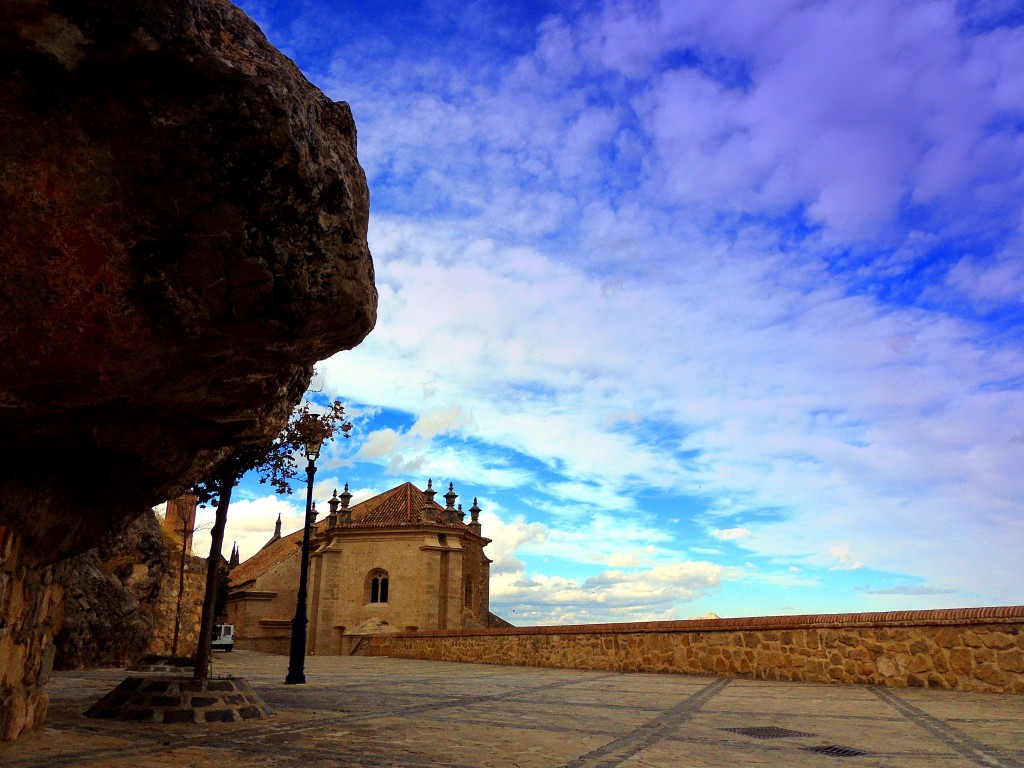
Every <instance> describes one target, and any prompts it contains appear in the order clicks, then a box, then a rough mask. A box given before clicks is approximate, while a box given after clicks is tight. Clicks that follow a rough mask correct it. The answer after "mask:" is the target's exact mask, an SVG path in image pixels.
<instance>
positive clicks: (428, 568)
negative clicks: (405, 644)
mask: <svg viewBox="0 0 1024 768" xmlns="http://www.w3.org/2000/svg"><path fill="white" fill-rule="evenodd" d="M432 486H433V484H432V482H431V481H428V483H427V489H426V490H425V491H421V490H419V489H418V488H417V487H416V486H414V485H413V484H412V483H403V484H402V485H399V486H397V487H395V488H392V489H391V490H389V491H385V492H384V493H381V494H379V495H377V496H374V497H372V498H370V499H367V500H365V501H363V502H360V503H359V504H356V505H355V506H352V507H350V506H349V502H350V500H351V494H349V492H348V486H347V485H346V486H345V490H344V491H343V492H342V493H341V494H340V495H339V494H338V493H337V492H335V494H334V495H333V497H332V498H331V500H330V502H329V507H330V512H329V514H328V515H327V516H326V517H325V518H324V519H323V520H320V521H318V522H317V523H316V524H315V528H314V533H313V535H312V538H311V541H310V560H309V577H308V584H307V593H308V603H307V612H308V615H309V626H308V631H307V642H306V645H307V650H308V652H309V653H310V654H318V655H331V654H347V653H350V652H352V650H353V648H354V647H355V646H356V643H357V642H358V640H359V639H360V638H362V637H365V636H366V635H368V634H375V633H379V632H400V631H416V630H432V629H465V628H479V627H487V626H489V625H491V623H492V622H500V621H501V620H500V619H498V618H497V617H492V615H491V614H490V611H489V602H490V599H489V592H488V584H489V581H490V563H491V561H490V560H489V559H488V558H487V556H486V555H485V554H484V547H485V546H486V545H487V544H488V543H490V539H487V538H484V536H483V535H482V533H481V526H480V521H479V514H480V508H479V506H478V505H477V502H476V499H474V500H473V506H472V508H471V509H470V510H469V511H470V519H469V522H466V521H465V513H463V511H462V505H459V506H458V507H456V505H455V500H456V498H458V496H457V494H456V493H455V491H454V489H453V487H452V486H451V484H449V487H448V493H446V494H445V495H444V497H443V498H444V499H445V506H443V507H442V506H441V505H440V504H438V503H437V502H435V501H434V496H435V491H434V489H433V487H432ZM301 549H302V531H301V530H298V531H296V532H294V533H292V534H289V535H288V536H283V537H282V536H281V534H280V520H279V521H278V528H277V530H276V531H275V534H274V537H273V538H271V540H270V541H269V542H267V544H266V545H265V546H264V547H263V548H262V549H261V550H260V551H259V552H257V553H256V554H255V555H253V556H252V557H251V558H249V559H248V560H246V561H244V562H242V563H240V564H239V565H238V566H237V567H235V568H233V569H232V571H231V582H230V584H231V588H230V592H229V597H228V621H229V622H230V623H232V624H234V625H235V643H236V645H238V646H239V647H240V648H252V649H255V650H263V651H270V652H275V653H287V651H288V644H289V641H290V637H291V619H292V617H293V616H294V615H295V603H296V599H297V593H298V580H299V569H300V561H301Z"/></svg>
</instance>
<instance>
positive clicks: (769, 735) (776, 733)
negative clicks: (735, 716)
mask: <svg viewBox="0 0 1024 768" xmlns="http://www.w3.org/2000/svg"><path fill="white" fill-rule="evenodd" d="M722 730H723V731H729V732H730V733H741V734H743V735H744V736H753V737H754V738H755V739H792V738H798V737H801V736H813V735H814V734H813V733H804V732H803V731H791V730H789V728H779V727H778V726H777V725H756V726H754V727H752V728H722Z"/></svg>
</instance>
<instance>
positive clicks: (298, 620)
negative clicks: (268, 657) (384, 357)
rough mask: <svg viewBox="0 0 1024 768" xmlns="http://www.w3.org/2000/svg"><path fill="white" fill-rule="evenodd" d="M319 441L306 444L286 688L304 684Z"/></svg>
mask: <svg viewBox="0 0 1024 768" xmlns="http://www.w3.org/2000/svg"><path fill="white" fill-rule="evenodd" d="M322 442H323V440H322V439H321V438H313V439H310V440H309V441H308V442H307V443H306V458H307V459H308V460H309V463H308V464H307V465H306V525H305V527H304V528H303V530H302V565H301V566H300V568H299V598H298V600H297V602H296V605H295V618H294V619H292V642H291V646H290V649H289V650H290V653H289V661H288V676H287V677H286V678H285V679H284V682H285V684H286V685H296V684H302V683H305V682H306V673H305V665H306V625H307V624H308V623H309V619H308V618H307V617H306V577H307V575H308V574H309V529H310V528H312V520H311V519H310V511H311V510H312V508H313V475H315V474H316V460H317V458H318V457H319V456H320V445H321V443H322Z"/></svg>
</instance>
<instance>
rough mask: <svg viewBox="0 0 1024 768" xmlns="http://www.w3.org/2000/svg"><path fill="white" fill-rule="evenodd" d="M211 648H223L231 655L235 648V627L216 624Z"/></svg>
mask: <svg viewBox="0 0 1024 768" xmlns="http://www.w3.org/2000/svg"><path fill="white" fill-rule="evenodd" d="M210 647H211V648H223V649H224V650H225V651H228V652H229V653H230V652H231V649H232V648H234V647H235V625H234V624H214V625H213V642H211V643H210Z"/></svg>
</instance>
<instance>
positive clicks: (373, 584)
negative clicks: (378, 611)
mask: <svg viewBox="0 0 1024 768" xmlns="http://www.w3.org/2000/svg"><path fill="white" fill-rule="evenodd" d="M387 601H388V572H387V571H385V570H382V569H380V568H377V569H374V570H372V571H370V573H369V574H368V575H367V577H366V602H367V603H386V602H387Z"/></svg>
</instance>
